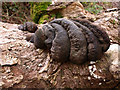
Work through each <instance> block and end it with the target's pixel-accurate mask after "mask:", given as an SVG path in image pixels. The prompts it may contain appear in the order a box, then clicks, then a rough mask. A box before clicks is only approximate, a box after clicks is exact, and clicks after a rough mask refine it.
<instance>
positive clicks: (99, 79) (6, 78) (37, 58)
mask: <svg viewBox="0 0 120 90" xmlns="http://www.w3.org/2000/svg"><path fill="white" fill-rule="evenodd" d="M2 26H4V27H2ZM10 26H12V27H10ZM16 27H17V25H12V24H5V23H2V22H1V31H0V33H1V34H2V37H1V39H3V40H4V42H0V50H1V56H2V57H0V59H4V60H6V59H7V58H8V57H9V58H10V59H11V60H12V59H14V58H16V60H18V62H17V63H16V64H15V65H9V66H8V65H6V64H4V65H2V67H1V71H0V72H1V73H0V80H1V82H0V86H1V87H7V88H9V87H13V88H15V87H16V88H46V87H48V88H49V87H55V88H61V87H69V88H75V87H77V88H97V87H100V88H102V87H106V88H114V87H117V86H118V85H119V83H120V72H119V71H120V67H119V66H120V61H119V59H118V54H119V51H118V50H117V49H116V48H118V45H117V46H116V45H111V47H110V49H109V50H108V51H107V52H106V54H105V55H104V56H103V57H102V59H101V60H98V61H97V62H94V61H90V62H86V63H85V64H83V65H76V64H73V63H70V62H66V63H58V62H55V61H52V60H51V59H50V55H49V53H48V51H47V50H44V51H43V50H41V49H35V47H34V45H33V44H32V43H29V42H27V41H26V40H25V35H26V34H27V33H26V31H25V32H23V31H20V30H18V29H16ZM13 32H14V34H13ZM6 35H7V37H6ZM21 36H22V37H21ZM12 39H14V41H13V40H12ZM8 41H9V42H8ZM119 56H120V55H119ZM0 64H1V62H0ZM116 68H117V69H116Z"/></svg>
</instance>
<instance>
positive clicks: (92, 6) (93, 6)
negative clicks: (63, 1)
mask: <svg viewBox="0 0 120 90" xmlns="http://www.w3.org/2000/svg"><path fill="white" fill-rule="evenodd" d="M82 4H83V6H84V7H85V10H87V11H89V12H90V13H92V14H98V13H100V11H101V10H103V7H102V6H100V5H98V4H97V2H82Z"/></svg>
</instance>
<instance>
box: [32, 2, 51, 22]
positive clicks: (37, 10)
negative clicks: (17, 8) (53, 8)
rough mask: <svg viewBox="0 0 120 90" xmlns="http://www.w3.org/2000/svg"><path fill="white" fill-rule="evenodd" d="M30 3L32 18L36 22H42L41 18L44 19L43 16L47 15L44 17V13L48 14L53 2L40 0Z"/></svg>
mask: <svg viewBox="0 0 120 90" xmlns="http://www.w3.org/2000/svg"><path fill="white" fill-rule="evenodd" d="M30 4H31V16H32V20H33V21H34V22H35V23H40V20H43V18H45V17H46V16H45V17H44V16H43V15H46V14H47V11H46V9H47V7H48V6H49V5H50V4H51V2H39V3H30ZM39 19H40V20H39ZM45 19H46V18H45ZM41 22H43V21H41Z"/></svg>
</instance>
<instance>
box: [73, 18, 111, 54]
mask: <svg viewBox="0 0 120 90" xmlns="http://www.w3.org/2000/svg"><path fill="white" fill-rule="evenodd" d="M73 20H74V21H77V22H79V23H80V24H82V25H84V26H86V27H87V28H88V29H90V30H91V31H92V32H93V34H94V35H95V36H96V37H97V39H98V40H99V42H100V44H101V46H102V50H103V51H104V52H105V51H107V49H108V48H109V46H110V39H109V36H108V35H107V33H106V32H105V31H104V30H103V28H101V27H99V26H97V25H94V24H92V23H91V22H90V21H88V20H85V19H73Z"/></svg>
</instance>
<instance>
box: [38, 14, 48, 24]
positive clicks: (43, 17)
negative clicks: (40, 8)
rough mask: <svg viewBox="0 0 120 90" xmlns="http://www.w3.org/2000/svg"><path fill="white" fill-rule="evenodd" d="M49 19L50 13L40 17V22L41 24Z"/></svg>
mask: <svg viewBox="0 0 120 90" xmlns="http://www.w3.org/2000/svg"><path fill="white" fill-rule="evenodd" d="M48 19H49V15H43V16H41V17H40V19H39V21H38V23H39V24H41V23H43V22H44V21H45V20H48Z"/></svg>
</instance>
